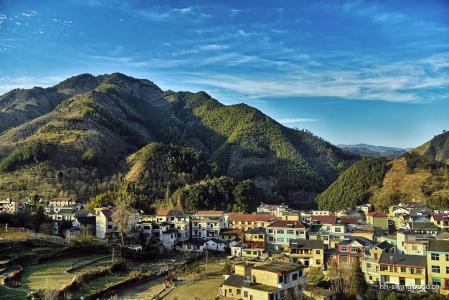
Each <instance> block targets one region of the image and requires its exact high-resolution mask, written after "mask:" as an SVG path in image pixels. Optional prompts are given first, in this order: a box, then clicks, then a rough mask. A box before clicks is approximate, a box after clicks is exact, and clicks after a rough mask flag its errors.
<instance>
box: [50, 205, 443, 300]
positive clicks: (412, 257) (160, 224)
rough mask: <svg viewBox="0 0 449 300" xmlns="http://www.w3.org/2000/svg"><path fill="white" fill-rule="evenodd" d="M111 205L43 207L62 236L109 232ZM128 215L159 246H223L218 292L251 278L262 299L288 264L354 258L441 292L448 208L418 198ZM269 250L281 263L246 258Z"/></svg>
mask: <svg viewBox="0 0 449 300" xmlns="http://www.w3.org/2000/svg"><path fill="white" fill-rule="evenodd" d="M113 212H114V209H113V208H108V207H102V208H96V209H95V211H84V210H82V209H81V206H80V204H78V203H76V202H75V201H74V200H73V199H71V198H69V197H57V198H55V199H52V200H50V201H49V202H48V204H47V205H46V207H45V213H46V214H47V215H49V216H50V217H51V218H52V219H53V220H54V221H55V224H58V223H60V222H62V221H70V222H72V228H71V229H69V230H67V234H66V237H67V238H72V237H74V236H77V235H80V234H84V235H92V236H96V237H97V238H99V239H111V238H113V237H114V236H116V235H117V229H116V227H115V225H114V222H113V220H112V219H113ZM128 223H129V231H130V232H133V233H135V234H139V235H140V236H143V237H144V238H145V239H148V240H152V241H155V242H156V243H157V244H158V245H159V247H160V248H161V249H163V250H164V251H173V250H177V251H184V252H203V251H216V252H226V253H229V255H230V256H232V257H234V258H237V259H239V260H242V261H244V262H245V263H244V264H242V266H241V268H240V267H239V268H240V269H236V271H235V274H232V275H230V276H229V277H228V278H226V280H225V283H224V285H223V286H222V288H221V290H220V292H221V294H222V295H224V296H226V297H234V298H240V297H241V295H243V296H244V298H246V297H245V294H248V295H253V294H254V295H256V294H257V292H255V291H250V289H251V288H254V286H259V287H261V288H262V290H263V289H265V292H266V295H265V296H266V297H268V298H266V299H280V298H277V297H278V296H276V295H282V294H283V293H285V291H286V289H284V287H287V286H288V284H287V283H292V282H297V280H296V275H294V274H296V273H295V272H297V271H298V269H295V270H292V265H295V266H298V265H300V266H302V268H301V269H300V270H301V272H302V270H303V269H304V270H305V272H308V270H309V269H310V268H317V269H321V270H327V269H328V268H329V266H330V265H331V264H337V265H338V267H339V268H351V266H352V265H353V263H354V261H355V260H359V262H360V265H361V269H362V271H363V272H364V274H365V278H366V281H367V282H368V283H369V284H372V285H376V286H382V285H398V286H408V287H413V288H414V289H420V288H427V289H428V288H429V287H431V288H434V289H437V290H438V291H439V292H440V293H442V294H449V212H447V211H446V212H445V211H434V210H432V209H430V208H428V207H426V206H425V205H422V204H399V205H396V206H392V207H390V209H389V211H388V212H379V211H373V207H372V206H371V205H369V204H366V205H360V206H357V207H356V208H354V209H346V210H343V211H339V212H336V213H332V212H330V211H319V210H312V211H297V210H293V209H291V208H289V207H288V206H286V205H268V204H261V205H260V206H259V207H258V208H257V211H256V212H254V213H225V212H223V211H216V210H209V211H197V212H195V213H183V212H181V211H178V210H160V211H158V212H157V213H156V214H154V215H147V214H144V213H142V212H136V213H134V214H133V215H132V216H131V217H130V218H129V221H128ZM274 255H278V256H282V257H284V258H285V259H286V261H285V262H284V269H283V268H282V263H278V264H277V265H272V266H271V267H269V266H268V267H266V268H261V267H259V266H257V265H256V266H255V265H252V264H250V263H248V262H257V261H265V260H267V259H269V258H271V257H273V256H274ZM296 268H297V267H296ZM264 272H265V273H266V274H265V273H264ZM270 272H274V273H276V274H278V275H276V276H277V277H276V276H274V277H276V278H274V277H273V278H274V279H273V280H274V281H276V280H277V282H276V283H273V284H274V285H273V286H272V288H269V286H270V284H272V283H267V282H268V281H269V280H268V279H266V280H268V281H266V282H265V279H263V278H265V277H266V278H270V276H271V275H270V274H268V273H270ZM264 274H265V275H264ZM279 274H282V276H284V275H285V277H282V278H280V277H279V276H281V275H279ZM298 274H299V273H298ZM299 275H301V274H299ZM299 275H298V276H299ZM299 277H301V276H299ZM299 277H298V278H299ZM270 280H271V279H270ZM280 280H285V281H283V282H280ZM298 280H299V279H298ZM298 282H299V281H298ZM260 285H261V286H260ZM267 286H268V287H267ZM426 286H427V287H426ZM274 288H275V289H274ZM258 292H260V291H258ZM265 296H264V298H263V299H265ZM270 297H272V298H270ZM279 297H280V296H279ZM248 299H250V298H249V297H248ZM254 299H259V298H258V297H257V298H254ZM260 299H262V298H260Z"/></svg>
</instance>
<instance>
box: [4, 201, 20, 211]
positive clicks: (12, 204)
mask: <svg viewBox="0 0 449 300" xmlns="http://www.w3.org/2000/svg"><path fill="white" fill-rule="evenodd" d="M18 210H19V201H17V200H11V199H6V200H0V214H1V213H8V214H15V213H17V211H18Z"/></svg>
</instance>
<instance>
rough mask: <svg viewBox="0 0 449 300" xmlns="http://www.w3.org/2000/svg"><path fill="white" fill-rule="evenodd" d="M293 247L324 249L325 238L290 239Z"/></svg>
mask: <svg viewBox="0 0 449 300" xmlns="http://www.w3.org/2000/svg"><path fill="white" fill-rule="evenodd" d="M290 248H291V249H324V242H323V240H305V239H295V240H290Z"/></svg>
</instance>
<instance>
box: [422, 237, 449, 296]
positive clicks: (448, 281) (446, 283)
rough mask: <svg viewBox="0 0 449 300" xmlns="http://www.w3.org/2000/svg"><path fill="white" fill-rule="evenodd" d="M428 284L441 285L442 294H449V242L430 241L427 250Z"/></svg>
mask: <svg viewBox="0 0 449 300" xmlns="http://www.w3.org/2000/svg"><path fill="white" fill-rule="evenodd" d="M427 268H428V270H427V273H428V277H427V279H428V284H429V285H439V286H440V293H441V294H443V295H448V294H449V241H443V240H430V241H429V247H428V249H427Z"/></svg>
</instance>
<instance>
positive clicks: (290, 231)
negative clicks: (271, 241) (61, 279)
mask: <svg viewBox="0 0 449 300" xmlns="http://www.w3.org/2000/svg"><path fill="white" fill-rule="evenodd" d="M278 232H279V231H278ZM287 234H294V231H293V230H290V229H289V230H287Z"/></svg>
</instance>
